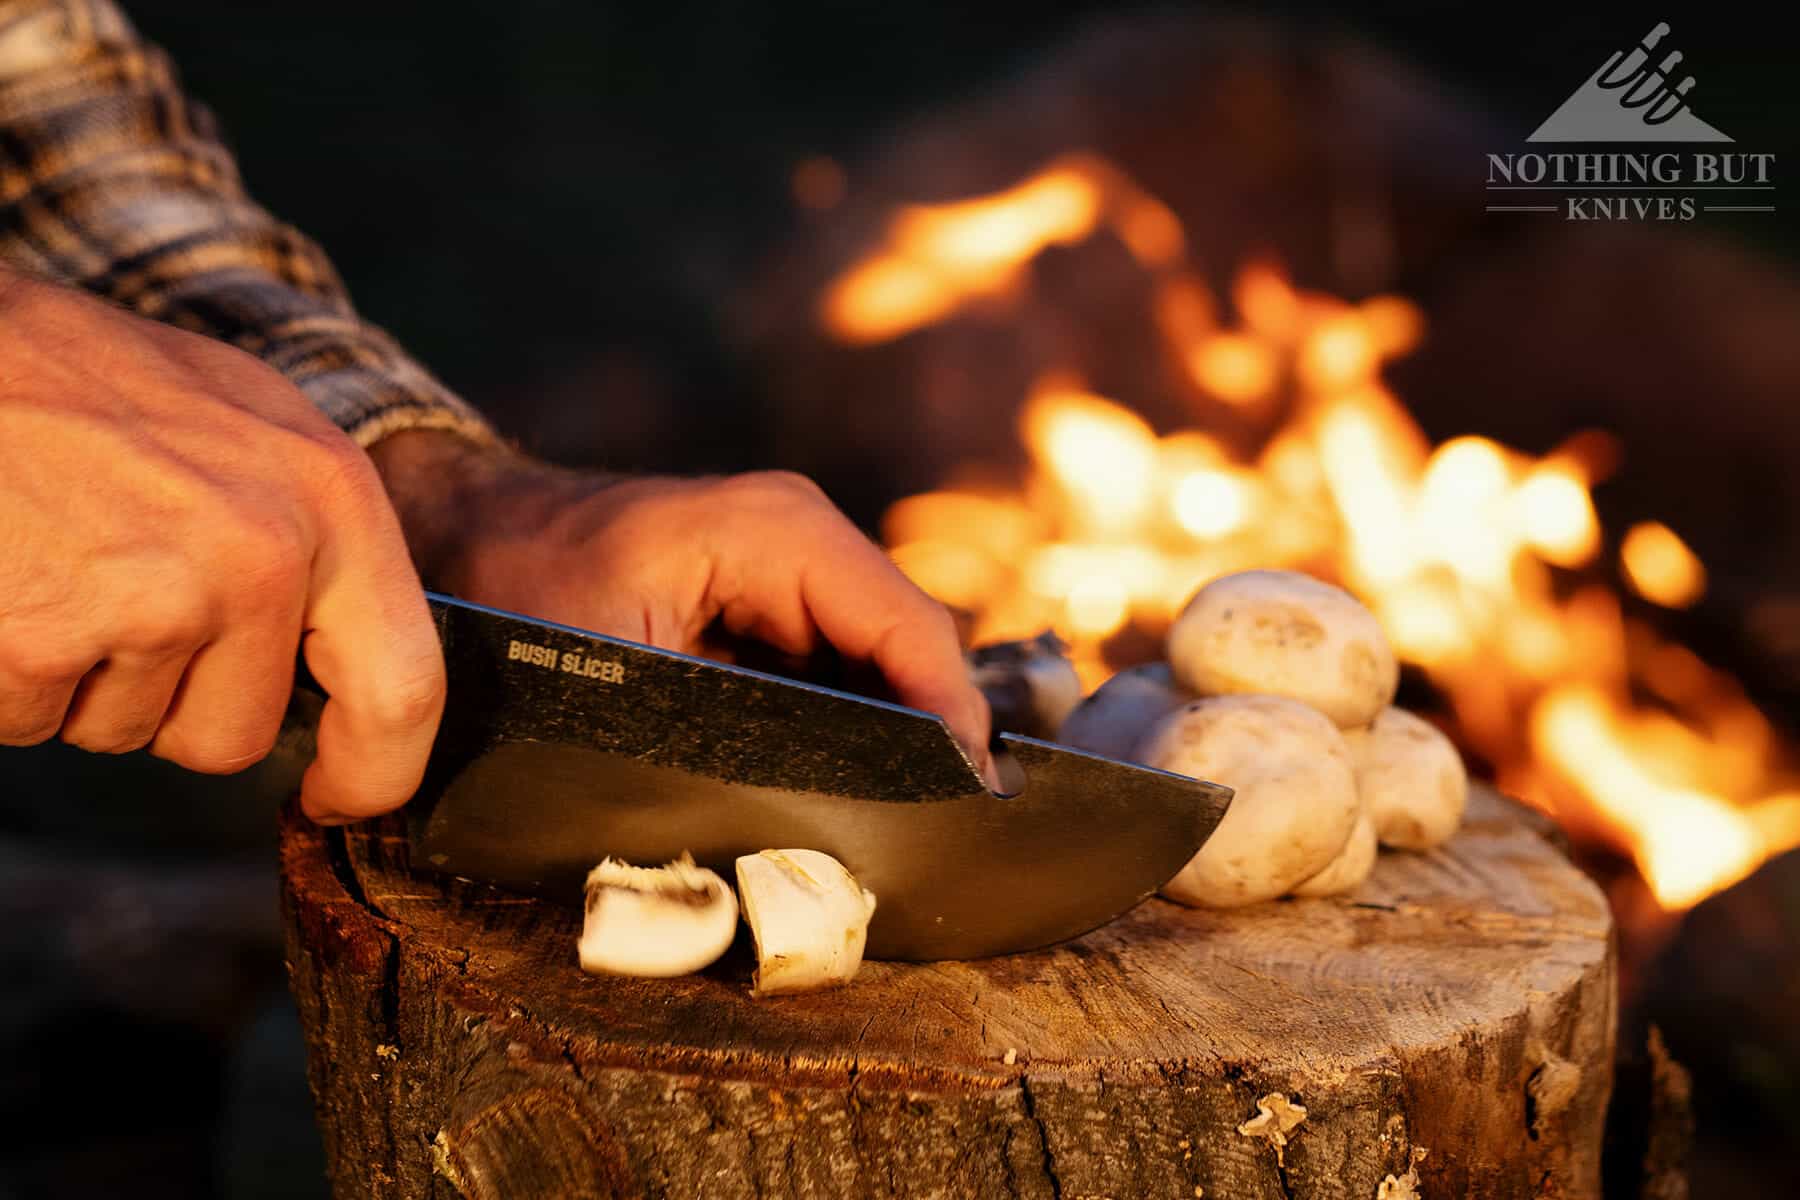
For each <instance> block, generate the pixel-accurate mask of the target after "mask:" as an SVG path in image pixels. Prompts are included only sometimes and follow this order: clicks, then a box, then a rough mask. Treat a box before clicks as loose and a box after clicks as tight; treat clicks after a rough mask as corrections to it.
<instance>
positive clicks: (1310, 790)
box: [1139, 696, 1361, 908]
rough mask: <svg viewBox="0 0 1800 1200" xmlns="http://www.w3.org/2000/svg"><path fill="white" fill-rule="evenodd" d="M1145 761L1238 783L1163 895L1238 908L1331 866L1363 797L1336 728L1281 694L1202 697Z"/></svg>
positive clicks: (1167, 721)
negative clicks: (1209, 831)
mask: <svg viewBox="0 0 1800 1200" xmlns="http://www.w3.org/2000/svg"><path fill="white" fill-rule="evenodd" d="M1139 751H1140V754H1141V757H1142V759H1143V761H1144V762H1145V763H1147V764H1148V765H1150V766H1153V767H1160V768H1162V769H1163V770H1165V771H1177V772H1180V773H1181V774H1183V775H1193V776H1196V777H1198V778H1202V779H1211V780H1214V781H1216V782H1218V783H1223V784H1226V785H1228V786H1230V787H1232V788H1235V789H1236V791H1237V794H1236V796H1234V797H1233V799H1232V801H1231V807H1230V808H1228V809H1227V810H1226V811H1225V818H1224V820H1222V821H1220V822H1219V825H1218V828H1217V829H1214V830H1213V833H1212V836H1211V837H1210V838H1208V839H1207V840H1206V844H1205V845H1204V846H1201V847H1200V850H1199V853H1197V854H1195V855H1194V857H1193V858H1192V859H1190V860H1189V861H1188V864H1187V866H1185V867H1183V868H1182V869H1181V873H1180V874H1179V875H1177V876H1176V877H1175V878H1174V879H1171V880H1170V881H1169V882H1168V883H1167V884H1165V885H1163V889H1162V892H1163V895H1165V896H1167V897H1169V898H1170V899H1171V900H1179V901H1180V902H1181V903H1183V904H1193V905H1205V906H1209V907H1214V908H1230V907H1234V906H1236V905H1240V904H1254V903H1256V902H1257V901H1259V900H1273V899H1274V898H1275V897H1277V896H1281V895H1284V894H1286V893H1287V892H1289V891H1291V890H1292V889H1293V887H1294V885H1296V884H1298V883H1300V882H1301V881H1303V880H1306V879H1310V878H1311V877H1312V876H1314V875H1316V874H1318V873H1319V872H1320V871H1322V870H1324V869H1325V868H1326V867H1327V866H1328V865H1330V863H1331V861H1332V859H1334V858H1336V857H1337V855H1338V852H1339V851H1340V850H1342V849H1343V848H1344V843H1345V842H1346V841H1348V840H1349V838H1350V833H1351V830H1352V829H1353V828H1354V827H1355V825H1356V818H1357V814H1358V813H1359V812H1360V811H1361V802H1360V801H1359V800H1358V799H1357V796H1356V781H1355V775H1354V773H1353V771H1352V769H1351V766H1350V751H1349V748H1348V747H1346V746H1345V745H1344V737H1343V735H1342V734H1341V733H1339V732H1338V728H1337V726H1335V725H1333V724H1332V723H1331V722H1330V721H1328V720H1326V719H1325V717H1324V716H1322V715H1321V714H1319V713H1318V712H1316V711H1314V710H1313V709H1310V708H1308V707H1307V706H1306V705H1304V704H1301V703H1300V702H1299V701H1297V700H1289V699H1287V698H1285V697H1282V696H1217V697H1213V698H1211V699H1206V700H1195V701H1193V702H1191V703H1189V704H1186V705H1184V706H1182V707H1181V708H1179V709H1177V710H1176V711H1175V712H1172V713H1170V714H1169V715H1168V716H1166V717H1164V718H1163V719H1162V721H1161V722H1159V723H1158V724H1157V726H1156V728H1155V729H1153V730H1152V731H1151V733H1150V735H1149V736H1148V737H1147V738H1146V739H1145V740H1144V742H1143V744H1142V746H1140V748H1139Z"/></svg>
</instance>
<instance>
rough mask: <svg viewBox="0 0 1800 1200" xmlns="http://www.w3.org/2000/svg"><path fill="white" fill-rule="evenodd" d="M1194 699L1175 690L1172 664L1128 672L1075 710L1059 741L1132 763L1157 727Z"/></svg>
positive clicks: (1139, 667)
mask: <svg viewBox="0 0 1800 1200" xmlns="http://www.w3.org/2000/svg"><path fill="white" fill-rule="evenodd" d="M1193 698H1194V697H1193V694H1192V693H1190V692H1187V691H1184V690H1183V689H1182V688H1181V687H1179V686H1177V684H1176V683H1175V676H1174V673H1173V672H1172V671H1171V670H1170V669H1169V664H1168V663H1165V662H1154V663H1144V664H1143V665H1141V666H1136V667H1129V668H1127V669H1126V670H1123V671H1120V672H1119V673H1118V674H1117V675H1114V676H1113V677H1112V678H1111V679H1109V680H1107V681H1106V682H1105V683H1103V684H1101V685H1100V686H1099V687H1097V688H1095V689H1094V694H1093V695H1091V696H1089V697H1088V698H1087V699H1085V700H1083V701H1082V702H1081V703H1080V704H1079V705H1077V706H1076V708H1075V711H1074V712H1071V713H1070V714H1069V716H1068V719H1066V720H1065V721H1063V723H1062V727H1061V728H1060V729H1058V730H1057V731H1056V740H1057V741H1059V742H1061V743H1062V744H1063V745H1065V746H1073V747H1074V748H1075V749H1077V750H1085V751H1087V752H1088V753H1089V754H1100V755H1104V756H1105V757H1107V758H1117V759H1130V758H1131V757H1132V755H1133V753H1134V752H1135V751H1136V750H1137V747H1138V744H1139V743H1141V742H1142V741H1143V740H1144V737H1145V735H1146V734H1148V733H1149V732H1150V730H1151V728H1152V727H1154V726H1155V725H1156V723H1157V722H1158V721H1160V720H1162V719H1163V718H1164V717H1166V716H1168V715H1169V714H1170V713H1172V712H1174V711H1175V710H1176V709H1178V708H1180V707H1181V706H1182V705H1183V704H1186V703H1187V702H1188V701H1189V700H1192V699H1193Z"/></svg>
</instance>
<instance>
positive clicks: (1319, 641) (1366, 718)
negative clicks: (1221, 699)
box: [1169, 571, 1400, 729]
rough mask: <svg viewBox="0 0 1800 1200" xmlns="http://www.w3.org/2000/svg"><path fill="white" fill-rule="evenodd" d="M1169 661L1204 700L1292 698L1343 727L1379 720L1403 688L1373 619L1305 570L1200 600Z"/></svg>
mask: <svg viewBox="0 0 1800 1200" xmlns="http://www.w3.org/2000/svg"><path fill="white" fill-rule="evenodd" d="M1169 663H1170V665H1171V666H1173V667H1174V669H1175V679H1176V681H1177V682H1179V683H1180V684H1181V685H1182V686H1183V687H1186V688H1188V689H1189V690H1191V691H1194V692H1197V693H1199V694H1200V695H1202V696H1229V695H1238V694H1243V693H1252V694H1260V695H1270V696H1287V697H1289V698H1291V699H1294V700H1298V701H1300V702H1301V703H1303V704H1308V705H1311V706H1312V707H1313V708H1316V709H1318V710H1319V711H1320V712H1322V713H1324V714H1325V715H1326V716H1328V717H1330V718H1331V719H1332V720H1333V721H1335V722H1337V724H1338V726H1339V727H1340V728H1343V729H1350V728H1354V727H1356V726H1359V725H1367V724H1368V723H1369V722H1370V721H1372V720H1374V719H1375V715H1376V714H1377V713H1379V712H1380V711H1381V710H1382V709H1383V708H1384V707H1386V706H1387V705H1388V704H1390V703H1392V702H1393V699H1394V691H1395V689H1396V688H1398V686H1399V683H1400V665H1399V662H1398V661H1397V660H1396V659H1395V657H1394V649H1393V647H1392V646H1390V645H1389V644H1388V640H1387V635H1386V634H1385V633H1383V632H1382V630H1381V623H1380V622H1379V621H1377V620H1376V619H1375V615H1374V614H1373V613H1371V612H1370V611H1369V610H1368V609H1366V608H1364V607H1363V606H1362V604H1361V603H1360V602H1358V601H1357V599H1356V597H1354V596H1352V595H1351V594H1350V593H1349V592H1346V591H1344V590H1343V589H1342V588H1338V587H1333V586H1332V585H1331V584H1329V583H1325V582H1324V581H1322V580H1318V579H1314V578H1313V577H1312V576H1310V575H1303V574H1301V573H1299V572H1298V571H1244V572H1241V573H1239V574H1236V575H1226V576H1222V577H1221V578H1218V579H1215V580H1213V581H1212V582H1211V583H1209V584H1207V585H1206V586H1205V587H1203V588H1201V589H1200V590H1199V591H1197V592H1195V593H1194V595H1193V598H1192V599H1190V600H1189V601H1188V602H1187V607H1186V608H1184V609H1182V611H1181V615H1180V616H1179V617H1177V618H1176V619H1175V623H1174V624H1173V625H1172V626H1170V628H1169Z"/></svg>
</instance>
